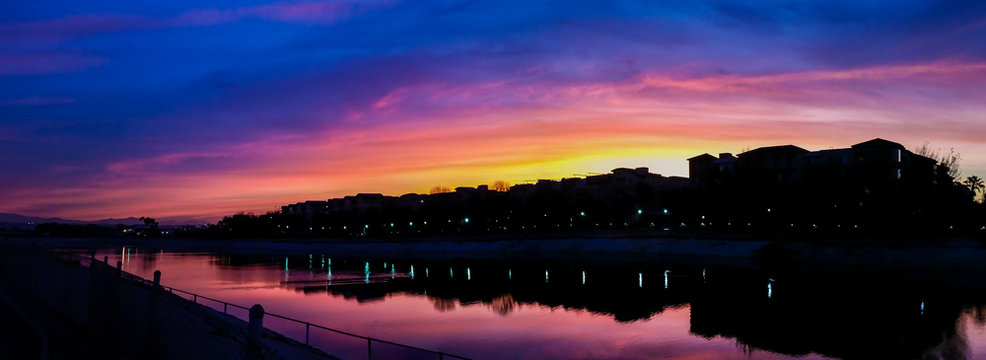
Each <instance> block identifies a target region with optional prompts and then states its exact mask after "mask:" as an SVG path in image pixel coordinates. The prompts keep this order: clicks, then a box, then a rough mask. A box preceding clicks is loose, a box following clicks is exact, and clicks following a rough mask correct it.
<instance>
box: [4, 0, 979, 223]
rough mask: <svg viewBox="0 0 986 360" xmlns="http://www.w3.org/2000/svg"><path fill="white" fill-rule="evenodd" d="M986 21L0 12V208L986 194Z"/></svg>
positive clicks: (847, 14)
mask: <svg viewBox="0 0 986 360" xmlns="http://www.w3.org/2000/svg"><path fill="white" fill-rule="evenodd" d="M983 39H986V2H983V1H908V0H901V1H893V2H890V1H886V2H883V1H879V2H878V1H867V0H853V1H837V0H835V1H818V2H812V1H757V2H746V1H709V2H704V1H695V0H688V1H661V2H650V1H639V2H638V1H611V2H579V1H532V0H524V1H514V0H499V1H470V2H453V1H426V0H415V1H389V0H369V1H284V2H265V1H236V2H231V1H208V0H206V1H202V0H196V1H187V0H175V1H155V2H146V1H106V0H90V1H45V0H39V1H5V2H0V212H9V213H19V214H26V215H36V216H60V217H66V218H75V219H84V220H95V219H102V218H108V217H127V216H151V217H155V218H158V219H159V220H165V221H168V220H170V221H178V222H181V221H192V220H196V221H198V220H203V221H215V220H217V219H218V218H220V217H221V216H223V215H229V214H233V213H236V212H239V211H246V212H255V213H264V212H267V211H271V210H276V209H279V208H280V206H281V205H284V204H288V203H294V202H298V201H304V200H316V199H322V200H324V199H327V198H332V197H339V196H344V195H349V194H354V193H357V192H380V193H384V194H390V195H400V194H403V193H408V192H418V193H424V192H427V191H428V190H429V189H430V188H432V187H434V186H436V185H443V186H449V187H455V186H476V185H479V184H488V183H492V182H493V181H495V180H505V181H508V182H510V183H515V184H516V183H523V182H525V181H531V180H536V179H543V178H548V179H559V178H562V177H571V176H576V174H578V175H584V174H586V173H592V172H598V173H605V172H608V171H610V170H611V169H613V168H616V167H640V166H646V167H649V168H650V169H651V172H655V173H661V174H664V175H680V176H687V162H686V161H685V159H687V158H688V157H691V156H695V155H698V154H701V153H705V152H708V153H713V154H716V153H719V152H733V153H738V152H741V151H742V150H744V149H751V148H756V147H760V146H770V145H780V144H796V145H799V146H801V147H804V148H807V149H810V150H818V149H827V148H839V147H848V146H849V145H852V144H854V143H858V142H862V141H865V140H869V139H872V138H876V137H881V138H885V139H889V140H892V141H896V142H899V143H901V144H903V145H904V146H905V147H907V148H909V149H915V148H917V147H918V146H921V145H922V144H924V143H926V142H927V143H928V144H929V145H930V147H931V148H933V149H942V151H944V152H947V151H948V150H949V149H954V150H955V151H957V152H959V153H960V154H961V156H962V160H961V167H962V174H963V175H964V176H968V175H979V176H980V177H986V41H983Z"/></svg>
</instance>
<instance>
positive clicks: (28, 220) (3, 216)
mask: <svg viewBox="0 0 986 360" xmlns="http://www.w3.org/2000/svg"><path fill="white" fill-rule="evenodd" d="M0 223H3V224H41V223H58V224H72V225H90V224H91V225H139V224H142V223H143V222H141V221H140V219H138V218H135V217H132V216H131V217H128V218H122V219H116V218H109V219H102V220H95V221H85V220H72V219H62V218H57V217H40V216H28V215H20V214H8V213H0Z"/></svg>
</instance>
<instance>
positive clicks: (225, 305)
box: [223, 301, 229, 315]
mask: <svg viewBox="0 0 986 360" xmlns="http://www.w3.org/2000/svg"><path fill="white" fill-rule="evenodd" d="M228 306H229V304H227V303H226V302H225V301H224V302H223V315H229V314H228V313H227V312H226V308H227V307H228Z"/></svg>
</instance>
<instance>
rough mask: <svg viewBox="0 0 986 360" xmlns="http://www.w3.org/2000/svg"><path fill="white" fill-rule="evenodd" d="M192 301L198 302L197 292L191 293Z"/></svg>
mask: <svg viewBox="0 0 986 360" xmlns="http://www.w3.org/2000/svg"><path fill="white" fill-rule="evenodd" d="M192 302H193V303H196V304H198V303H199V295H198V294H192Z"/></svg>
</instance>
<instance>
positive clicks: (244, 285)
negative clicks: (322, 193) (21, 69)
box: [97, 249, 982, 359]
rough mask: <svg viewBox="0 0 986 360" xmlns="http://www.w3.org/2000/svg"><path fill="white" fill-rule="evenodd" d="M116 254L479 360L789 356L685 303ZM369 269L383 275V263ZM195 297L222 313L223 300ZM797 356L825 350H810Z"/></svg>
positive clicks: (218, 288) (207, 286)
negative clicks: (311, 287) (614, 307)
mask: <svg viewBox="0 0 986 360" xmlns="http://www.w3.org/2000/svg"><path fill="white" fill-rule="evenodd" d="M116 251H117V252H116V253H115V254H109V253H107V254H106V255H109V256H110V263H111V264H115V263H116V260H122V261H123V266H124V270H126V271H128V272H131V273H134V274H137V275H140V276H143V277H145V278H150V277H152V274H153V272H154V270H161V272H162V274H163V276H162V283H163V284H164V285H166V286H171V287H175V288H178V289H182V290H186V291H190V292H194V293H198V294H201V295H204V296H208V297H212V298H216V299H220V300H224V301H227V302H230V303H233V304H239V305H242V306H246V307H249V306H251V305H253V304H261V305H262V306H263V307H264V308H265V309H266V311H267V312H268V313H274V314H279V315H284V316H288V317H292V318H296V319H301V320H305V321H309V322H312V323H315V324H321V325H324V326H328V327H331V328H335V329H339V330H344V331H348V332H352V333H356V334H361V335H366V336H371V337H375V338H379V339H386V340H390V341H395V342H399V343H404V344H409V345H413V346H418V347H423V348H427V349H434V350H440V351H444V352H449V353H453V354H459V355H462V356H467V357H473V358H477V359H501V358H510V359H548V358H555V359H653V358H675V359H749V358H751V357H752V358H756V359H775V358H776V359H787V358H790V357H789V356H785V355H780V354H774V353H770V352H767V351H762V350H756V349H753V350H751V349H749V348H746V347H744V346H743V345H741V344H737V343H736V341H735V340H733V339H729V338H723V337H714V338H711V339H706V338H703V337H699V336H696V335H693V334H691V333H690V332H689V328H690V317H691V313H690V307H689V306H681V307H677V308H668V309H665V310H664V311H663V312H661V313H660V314H658V315H655V316H652V317H650V318H649V319H646V320H638V321H633V322H628V323H627V322H619V321H616V320H615V319H614V318H613V316H611V315H604V314H597V313H592V312H589V311H586V310H572V309H563V308H561V307H547V306H539V305H529V304H521V303H517V302H515V301H513V299H512V298H511V297H510V296H509V295H506V296H504V297H501V298H499V299H496V300H494V301H493V302H492V303H491V304H483V303H471V304H462V303H461V302H459V301H458V300H439V299H438V298H429V297H428V296H425V295H420V294H407V293H391V294H388V295H386V296H384V297H383V299H380V300H375V301H363V302H360V301H357V300H355V299H346V298H345V297H343V296H342V295H332V294H330V293H327V292H315V293H307V294H306V293H305V292H302V291H300V290H298V288H297V287H296V286H294V285H293V283H289V282H306V281H324V280H326V279H327V274H326V272H325V270H324V269H322V268H321V262H320V259H318V258H315V260H314V261H313V270H308V269H298V268H291V269H290V270H285V267H284V264H283V262H281V263H280V264H276V263H277V262H279V261H283V258H281V259H278V258H276V257H271V258H270V259H269V260H270V261H269V262H267V263H264V264H253V265H237V266H226V265H220V264H222V263H229V262H230V261H229V259H225V258H222V257H217V256H214V255H208V254H173V253H166V252H150V253H143V252H141V251H134V250H131V251H128V250H127V249H122V250H121V249H117V250H116ZM103 255H104V254H103V253H100V254H98V255H97V256H98V258H102V256H103ZM292 261H295V259H292ZM294 265H300V266H302V267H305V266H307V265H308V264H307V261H306V262H305V263H304V264H293V265H292V266H294ZM376 270H378V271H380V273H385V272H384V271H383V270H382V268H381V269H376ZM347 276H357V277H358V276H359V275H358V274H351V273H344V272H341V271H335V272H334V273H333V277H334V278H346V277H347ZM202 302H203V303H205V304H206V305H210V306H213V308H217V309H218V310H220V311H222V305H218V304H211V303H208V302H207V301H202ZM230 313H231V314H233V315H234V316H238V317H240V318H245V315H246V313H245V312H243V311H240V310H235V311H230ZM265 325H266V326H267V327H269V328H271V329H273V330H275V331H279V332H281V333H284V334H286V335H289V336H292V337H294V338H295V339H301V340H303V339H304V336H305V332H304V331H305V329H304V326H302V325H299V324H293V323H288V322H285V321H282V320H277V319H274V318H271V317H267V318H265ZM979 331H982V327H980V328H979ZM326 335H327V334H319V333H317V331H316V334H314V335H313V337H312V338H313V342H314V343H315V344H316V345H318V344H319V342H320V341H323V340H321V339H323V338H325V336H326ZM324 341H329V340H324ZM350 342H351V343H352V344H350V345H351V346H348V345H347V346H348V347H340V346H337V345H333V347H332V348H331V349H327V351H328V352H330V353H334V354H338V355H341V356H346V355H352V356H354V358H362V357H365V343H360V342H358V341H357V342H353V341H350ZM333 344H336V343H333ZM323 345H324V344H323ZM978 346H981V344H980V345H978ZM800 358H802V359H816V358H823V357H821V356H818V355H814V354H812V355H808V356H804V357H800Z"/></svg>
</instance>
